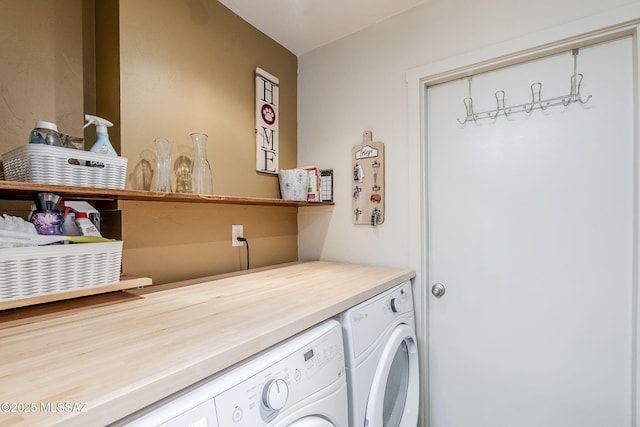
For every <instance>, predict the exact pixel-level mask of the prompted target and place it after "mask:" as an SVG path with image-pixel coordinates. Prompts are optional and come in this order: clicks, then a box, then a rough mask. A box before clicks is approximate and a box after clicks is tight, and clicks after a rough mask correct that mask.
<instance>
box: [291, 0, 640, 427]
mask: <svg viewBox="0 0 640 427" xmlns="http://www.w3.org/2000/svg"><path fill="white" fill-rule="evenodd" d="M629 5H633V8H631V9H634V11H635V12H634V13H635V15H634V16H628V17H627V15H626V14H625V11H626V10H627V9H624V10H618V11H615V9H619V8H623V7H625V6H629ZM639 5H640V0H635V1H631V0H609V1H607V2H604V1H602V0H554V1H551V0H540V1H537V2H523V1H515V2H514V1H509V0H487V1H484V2H476V1H471V0H432V1H430V2H429V3H427V4H425V5H423V6H419V7H418V8H416V9H413V10H411V11H408V12H406V13H403V14H401V15H397V16H395V17H393V18H391V19H389V20H387V21H385V22H382V23H380V24H377V25H375V26H372V27H370V28H368V29H365V30H363V31H360V32H358V33H356V34H353V35H351V36H349V37H347V38H344V39H342V40H339V41H337V42H335V43H332V44H330V45H327V46H324V47H322V48H319V49H316V50H315V51H312V52H310V53H307V54H305V55H303V56H301V57H300V58H299V62H298V67H299V76H298V164H299V165H309V164H313V165H316V166H318V167H320V168H333V170H334V200H335V203H336V204H335V206H334V207H332V208H321V209H317V208H309V209H300V211H299V214H298V254H299V258H300V259H302V260H309V259H321V260H331V261H345V262H356V263H363V264H380V265H387V266H397V267H409V268H414V269H416V270H417V273H418V277H417V279H418V280H417V281H416V284H415V285H416V286H415V287H414V293H415V301H416V322H417V329H418V331H417V333H418V338H419V341H420V348H421V351H422V356H421V357H422V359H421V366H422V368H421V369H424V366H425V365H424V363H422V362H425V361H426V358H425V355H426V352H425V351H424V350H425V349H426V343H425V341H424V339H425V337H426V329H427V319H426V312H425V307H423V301H427V298H426V295H427V292H428V290H427V289H426V286H427V284H426V283H425V282H426V279H425V277H426V272H425V271H422V267H421V265H420V264H421V259H420V236H419V233H420V230H418V229H416V228H417V227H416V224H418V223H419V220H417V219H416V218H417V216H418V215H419V213H417V212H415V211H416V210H418V209H419V206H420V203H419V200H415V199H419V198H420V192H419V191H420V189H419V187H418V185H420V183H419V180H420V176H419V174H420V171H419V167H416V165H417V164H418V163H419V160H418V159H415V157H416V156H417V153H420V150H419V147H414V146H410V145H409V144H410V140H411V141H414V142H412V144H418V143H417V142H415V141H417V140H418V139H419V138H417V137H416V136H415V135H416V129H411V130H409V129H408V123H407V122H408V120H409V119H410V120H411V121H412V122H413V123H414V125H413V126H415V127H418V125H417V124H415V113H414V114H413V115H411V116H410V118H409V116H408V101H407V98H408V96H407V94H408V89H407V84H406V79H405V73H406V72H407V71H408V70H412V69H413V70H412V75H413V74H415V68H416V67H421V66H424V65H428V64H433V63H438V64H440V65H441V64H443V63H451V64H454V63H455V64H457V65H458V66H463V65H468V64H460V63H459V61H458V59H459V58H460V57H463V56H464V57H475V58H476V59H478V58H481V59H491V58H492V56H489V57H486V58H484V57H483V56H484V55H485V54H486V53H487V52H492V51H495V52H498V51H501V49H502V48H503V47H504V46H510V45H513V46H517V47H516V48H514V49H515V50H514V51H518V50H520V49H525V48H530V47H535V46H536V45H538V44H543V43H547V42H550V41H551V40H547V37H548V36H549V34H563V33H564V31H557V29H558V28H559V27H561V28H562V29H563V30H564V29H567V32H570V31H573V30H574V29H575V28H584V27H589V26H590V25H589V24H587V25H585V24H584V23H585V22H589V21H591V19H590V18H591V17H595V16H600V15H603V14H605V15H607V14H608V12H610V11H615V12H613V13H611V15H614V16H615V17H616V19H618V18H619V19H618V20H617V21H616V22H622V21H624V20H626V19H629V20H631V19H638V18H639V17H640V14H638V13H637V10H638V6H639ZM575 21H577V22H575ZM594 21H598V22H599V21H600V19H595V20H594ZM569 23H571V25H567V24H569ZM598 28H599V27H598ZM595 29H596V28H587V29H585V30H584V31H591V30H595ZM540 34H543V37H544V39H541V38H540V37H541V35H540ZM566 36H567V35H566V34H563V35H562V36H560V37H566ZM514 39H518V40H519V41H516V42H515V43H514V42H512V40H514ZM522 40H526V42H524V43H522V42H521V41H522ZM495 47H498V48H496V49H494V48H495ZM506 53H509V52H501V54H506ZM454 57H456V58H454ZM448 58H453V59H455V60H454V61H447V59H448ZM442 71H444V70H442ZM413 77H415V76H413ZM413 77H412V78H413ZM414 84H415V82H414ZM413 90H414V89H412V91H413ZM411 95H412V97H414V98H417V97H416V94H415V92H411ZM417 103H418V101H417V99H416V104H417ZM411 108H413V109H416V108H417V107H416V106H412V107H411ZM460 108H461V114H463V113H464V107H463V104H462V100H460ZM365 130H371V131H373V139H374V141H382V142H384V143H385V156H386V166H385V167H386V180H385V183H386V188H385V195H386V217H385V222H384V224H383V225H381V226H379V227H376V228H372V227H369V226H355V225H353V224H352V222H351V209H352V204H351V188H352V184H353V182H352V171H351V158H350V156H351V147H352V146H353V145H355V144H359V143H361V139H362V132H363V131H365ZM410 197H412V198H414V200H409V198H410ZM410 209H413V211H414V212H411V211H410ZM412 224H413V229H412ZM346 285H347V286H348V284H346ZM423 372H426V371H423ZM425 382H426V381H425ZM425 386H426V385H425V383H423V387H425ZM424 391H425V390H424V389H423V396H422V399H423V402H424V403H425V404H426V402H427V396H426V393H425V392H424ZM423 410H424V408H423ZM423 416H424V413H423ZM421 425H425V426H426V423H425V424H421Z"/></svg>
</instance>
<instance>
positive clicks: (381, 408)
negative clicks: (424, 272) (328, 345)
mask: <svg viewBox="0 0 640 427" xmlns="http://www.w3.org/2000/svg"><path fill="white" fill-rule="evenodd" d="M336 318H337V319H338V320H339V321H340V323H341V324H342V333H343V337H344V343H345V356H346V359H345V363H346V367H347V385H348V389H349V426H350V427H365V426H366V427H416V425H417V424H418V410H419V402H420V399H419V397H420V381H419V379H420V377H419V375H420V374H419V368H418V351H417V340H416V333H415V319H414V313H413V296H412V292H411V283H410V282H405V283H403V284H401V285H398V286H396V287H394V288H393V289H390V290H388V291H386V292H383V293H382V294H380V295H378V296H375V297H373V298H371V299H369V300H367V301H365V302H363V303H361V304H359V305H357V306H355V307H353V308H351V309H349V310H347V311H345V312H344V313H342V314H340V315H338V316H337V317H336Z"/></svg>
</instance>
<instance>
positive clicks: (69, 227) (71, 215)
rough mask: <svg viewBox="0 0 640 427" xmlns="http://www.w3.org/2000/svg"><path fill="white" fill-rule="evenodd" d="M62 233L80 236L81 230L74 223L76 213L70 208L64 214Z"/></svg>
mask: <svg viewBox="0 0 640 427" xmlns="http://www.w3.org/2000/svg"><path fill="white" fill-rule="evenodd" d="M62 234H64V235H65V236H82V231H81V230H80V227H78V225H77V224H76V214H75V212H73V211H71V210H69V211H68V212H67V213H66V214H65V216H64V222H63V223H62Z"/></svg>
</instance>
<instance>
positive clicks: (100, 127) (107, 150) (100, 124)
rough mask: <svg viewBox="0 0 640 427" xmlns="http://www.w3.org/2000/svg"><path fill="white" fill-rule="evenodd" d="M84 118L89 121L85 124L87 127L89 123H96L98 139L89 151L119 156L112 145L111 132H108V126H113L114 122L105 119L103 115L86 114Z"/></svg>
mask: <svg viewBox="0 0 640 427" xmlns="http://www.w3.org/2000/svg"><path fill="white" fill-rule="evenodd" d="M84 119H85V120H86V121H87V124H86V125H84V127H85V128H86V127H87V126H89V125H96V135H97V140H96V143H95V144H93V146H92V147H91V149H90V150H89V151H93V152H94V153H100V154H107V155H109V156H117V155H118V153H116V150H114V148H113V145H111V141H109V134H108V133H107V128H108V127H111V126H113V123H111V122H110V121H109V120H105V119H103V118H102V117H98V116H92V115H90V114H85V115H84Z"/></svg>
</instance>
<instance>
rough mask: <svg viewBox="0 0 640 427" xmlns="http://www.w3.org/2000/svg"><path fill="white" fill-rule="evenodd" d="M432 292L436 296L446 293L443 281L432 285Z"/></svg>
mask: <svg viewBox="0 0 640 427" xmlns="http://www.w3.org/2000/svg"><path fill="white" fill-rule="evenodd" d="M431 293H432V294H433V296H434V297H436V298H440V297H441V296H442V295H444V293H445V288H444V285H443V284H442V283H436V284H435V285H433V286H432V287H431Z"/></svg>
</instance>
